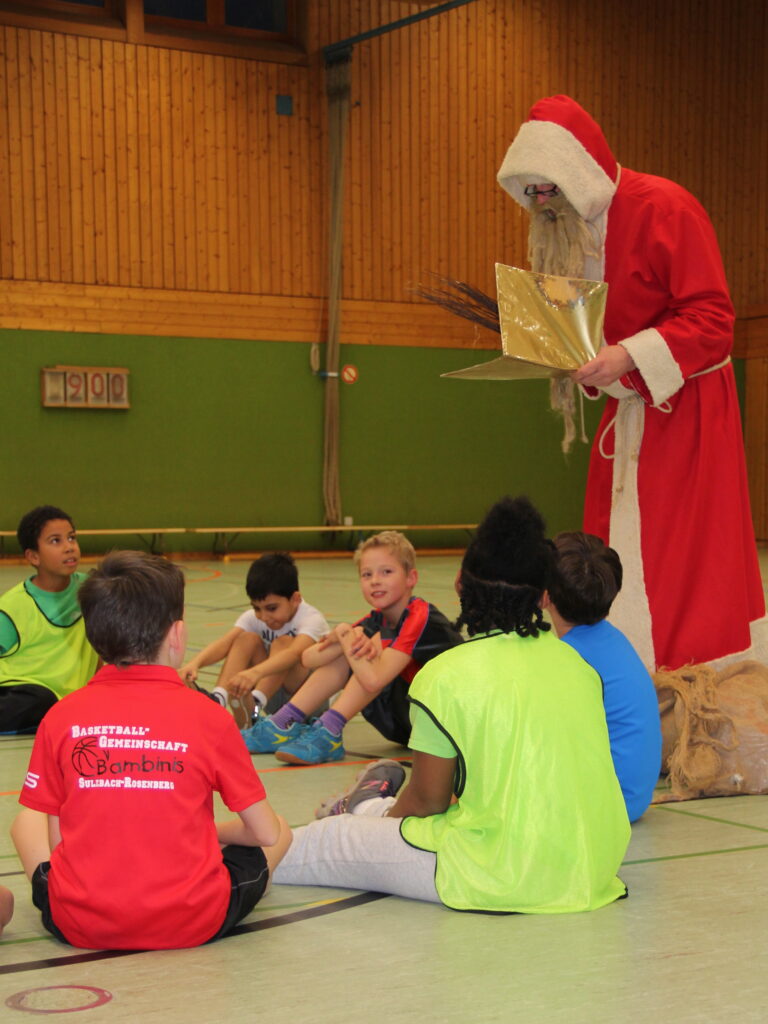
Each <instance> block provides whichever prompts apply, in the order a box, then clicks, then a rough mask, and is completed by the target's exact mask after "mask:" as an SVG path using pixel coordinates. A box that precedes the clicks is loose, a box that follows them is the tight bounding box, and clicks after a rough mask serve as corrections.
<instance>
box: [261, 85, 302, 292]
mask: <svg viewBox="0 0 768 1024" xmlns="http://www.w3.org/2000/svg"><path fill="white" fill-rule="evenodd" d="M287 91H288V85H287V75H286V69H285V68H281V67H278V66H277V65H272V67H270V69H269V85H268V87H267V95H266V100H267V124H268V126H269V127H268V132H269V163H270V172H269V176H268V178H267V187H268V189H269V194H270V204H271V205H272V206H273V207H274V208H275V211H276V213H277V221H276V222H275V225H274V230H273V232H272V236H271V239H270V241H271V244H272V246H273V253H274V256H275V262H276V264H277V270H278V275H279V276H278V281H277V288H276V291H277V293H278V294H279V295H291V294H292V293H293V289H294V263H295V256H294V254H295V250H296V240H297V233H296V222H295V216H294V214H295V203H296V199H295V196H294V192H296V191H298V190H300V189H301V187H302V184H303V182H302V177H301V169H300V168H298V167H296V166H295V164H294V162H293V159H292V154H293V149H292V144H291V143H292V140H291V135H292V121H293V118H290V117H286V116H285V115H283V114H278V113H277V99H276V97H277V96H278V94H279V95H286V93H287ZM298 240H299V244H300V240H301V228H300V227H299V232H298Z"/></svg>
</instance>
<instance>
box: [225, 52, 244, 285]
mask: <svg viewBox="0 0 768 1024" xmlns="http://www.w3.org/2000/svg"><path fill="white" fill-rule="evenodd" d="M240 63H241V62H240V61H235V60H228V61H226V62H225V64H224V111H223V114H224V158H225V178H224V182H225V194H224V199H225V214H224V215H225V218H226V224H227V269H228V279H229V288H230V290H231V291H233V292H242V291H244V290H245V289H244V287H243V283H242V280H241V269H242V255H241V254H242V243H243V232H242V228H241V226H240V224H241V220H240V188H239V185H240V158H239V147H238V141H239V136H238V114H239V111H240V106H241V102H242V100H243V97H242V96H241V95H240V93H239V90H238V84H237V69H238V67H239V65H240Z"/></svg>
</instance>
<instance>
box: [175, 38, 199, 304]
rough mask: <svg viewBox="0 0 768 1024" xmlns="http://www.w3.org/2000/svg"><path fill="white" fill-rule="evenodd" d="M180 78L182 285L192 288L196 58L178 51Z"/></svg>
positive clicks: (195, 218)
mask: <svg viewBox="0 0 768 1024" xmlns="http://www.w3.org/2000/svg"><path fill="white" fill-rule="evenodd" d="M180 64H181V72H182V79H181V83H180V86H179V88H180V92H181V95H180V99H179V103H180V105H181V114H182V125H183V130H182V134H183V159H182V168H181V173H180V174H179V185H180V188H181V195H182V197H183V219H182V224H183V225H184V227H183V231H184V268H185V276H184V287H185V288H189V289H190V290H192V291H194V290H197V289H198V288H200V287H201V284H200V280H199V278H198V273H197V258H198V251H199V249H198V232H199V228H198V219H199V218H200V217H201V216H202V213H201V211H200V210H199V209H198V204H197V202H196V200H195V186H196V183H197V143H196V126H195V112H196V104H195V90H194V84H193V83H194V75H195V64H196V58H195V57H194V56H193V55H192V54H190V53H182V54H181V59H180Z"/></svg>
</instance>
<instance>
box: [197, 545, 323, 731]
mask: <svg viewBox="0 0 768 1024" xmlns="http://www.w3.org/2000/svg"><path fill="white" fill-rule="evenodd" d="M245 591H246V593H247V594H248V598H249V599H250V602H251V608H250V609H249V610H248V611H247V612H243V614H242V615H241V616H240V617H239V618H238V620H237V622H236V623H235V624H234V626H233V627H232V629H230V630H229V632H228V633H225V634H224V636H222V637H220V638H219V639H218V640H214V641H213V643H210V644H208V646H207V647H205V648H204V649H203V650H202V651H200V653H199V654H196V655H195V656H194V657H193V658H190V660H189V661H188V662H187V663H186V665H184V667H183V668H182V669H181V676H182V678H183V679H184V680H185V681H186V682H188V683H194V682H195V680H196V679H197V676H198V673H199V671H200V669H201V668H204V667H205V666H206V665H213V664H215V663H216V662H217V661H221V660H222V658H224V659H225V660H224V664H223V666H222V669H221V672H220V673H219V678H218V682H217V684H216V688H215V689H214V691H213V694H212V696H214V697H216V698H217V699H218V700H219V703H221V704H223V705H224V706H225V707H226V705H227V700H229V705H230V707H231V708H232V712H233V714H234V717H235V721H236V722H237V724H238V726H239V728H241V729H245V728H246V727H247V726H249V725H250V724H251V722H252V720H253V712H254V709H255V708H256V706H257V705H258V707H259V708H260V709H263V708H266V706H267V704H268V703H269V701H270V700H272V699H273V698H275V697H277V695H278V694H279V692H280V691H281V690H282V691H283V694H284V697H285V698H288V699H289V698H290V697H292V696H293V694H294V693H295V692H296V691H297V690H298V688H299V687H300V686H301V684H302V683H303V682H304V680H305V679H306V678H307V676H308V675H309V669H308V668H304V667H303V666H302V664H301V656H302V654H303V653H304V651H306V650H307V648H308V647H311V646H312V645H313V644H314V643H316V642H317V641H318V640H320V639H321V637H324V636H327V634H328V633H329V632H330V627H329V625H328V623H327V622H326V621H325V619H324V617H323V616H322V614H321V613H320V612H319V611H318V610H317V608H313V607H312V605H311V604H307V602H306V601H305V600H303V598H302V596H301V594H300V593H299V574H298V571H297V569H296V563H295V562H294V560H293V558H292V557H291V556H290V555H289V554H286V553H285V552H281V551H279V552H270V553H269V554H266V555H262V556H261V558H258V559H257V560H256V561H255V562H254V563H253V564H252V565H251V567H250V569H249V570H248V575H247V577H246V580H245ZM278 706H279V704H278Z"/></svg>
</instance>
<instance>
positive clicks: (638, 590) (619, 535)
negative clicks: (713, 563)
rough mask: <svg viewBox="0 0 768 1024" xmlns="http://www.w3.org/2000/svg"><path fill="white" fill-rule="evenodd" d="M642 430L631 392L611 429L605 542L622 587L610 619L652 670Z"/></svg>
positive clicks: (640, 407) (640, 406)
mask: <svg viewBox="0 0 768 1024" xmlns="http://www.w3.org/2000/svg"><path fill="white" fill-rule="evenodd" d="M644 426H645V403H644V402H643V400H642V399H641V398H640V396H639V395H636V394H633V395H632V397H631V398H625V399H623V400H622V401H620V402H619V405H618V409H617V412H616V420H615V422H614V424H613V429H614V430H615V431H616V438H615V451H616V455H615V456H614V463H613V493H612V497H611V523H610V538H609V542H610V545H611V547H612V548H615V550H616V551H617V552H618V554H619V558H620V559H621V564H622V566H623V568H624V579H625V580H631V581H632V585H631V586H625V587H623V588H622V589H621V590H620V591H619V593H618V595H617V597H616V600H615V601H614V602H613V605H612V606H611V611H610V614H609V616H608V618H609V620H610V621H611V622H612V623H613V624H614V625H615V626H616V627H617V629H620V630H621V631H622V632H623V633H624V634H625V635H626V636H627V637H628V639H629V641H630V643H631V644H632V646H633V647H634V648H635V650H636V651H637V653H638V654H639V655H640V658H641V660H642V662H643V664H644V665H645V667H646V668H647V669H648V670H649V671H650V672H653V671H654V669H655V668H656V657H655V652H654V648H653V637H652V634H651V609H650V605H649V603H648V594H647V592H646V588H645V573H644V570H643V553H642V547H641V527H642V524H641V522H640V502H639V500H638V494H637V466H638V462H639V459H640V446H641V445H642V443H643V430H644Z"/></svg>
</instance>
